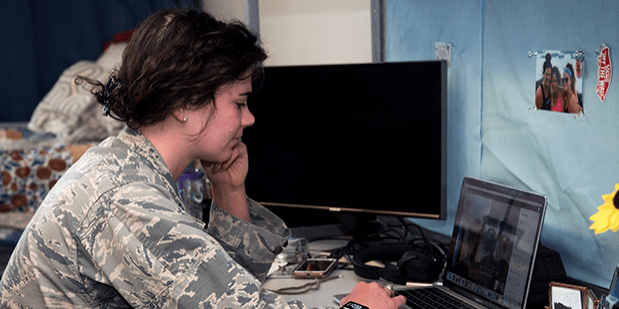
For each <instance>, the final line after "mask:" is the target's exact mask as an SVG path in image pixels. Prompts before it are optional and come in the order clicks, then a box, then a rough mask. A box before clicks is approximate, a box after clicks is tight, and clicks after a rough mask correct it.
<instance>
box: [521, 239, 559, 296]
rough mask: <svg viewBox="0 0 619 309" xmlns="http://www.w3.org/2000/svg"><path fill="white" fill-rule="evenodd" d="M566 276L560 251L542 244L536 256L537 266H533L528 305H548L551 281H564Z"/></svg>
mask: <svg viewBox="0 0 619 309" xmlns="http://www.w3.org/2000/svg"><path fill="white" fill-rule="evenodd" d="M566 278H567V274H566V272H565V268H564V267H563V262H562V261H561V256H560V255H559V253H558V252H557V251H554V250H552V249H550V248H547V247H544V246H543V245H541V244H540V246H539V247H538V249H537V256H536V257H535V267H534V268H533V278H532V279H531V288H530V289H529V297H528V300H527V305H528V306H533V305H535V306H544V305H547V304H548V286H549V284H550V282H552V281H563V280H565V279H566ZM542 308H543V307H542Z"/></svg>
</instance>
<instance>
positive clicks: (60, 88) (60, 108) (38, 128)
mask: <svg viewBox="0 0 619 309" xmlns="http://www.w3.org/2000/svg"><path fill="white" fill-rule="evenodd" d="M125 46H126V43H117V44H112V45H110V47H109V48H107V49H106V50H105V52H104V53H103V54H102V55H101V57H99V59H98V60H97V62H93V61H85V60H84V61H79V62H77V63H75V64H73V65H72V66H70V67H69V68H67V69H66V70H65V71H64V72H63V73H62V75H60V78H59V79H58V81H56V84H54V86H53V87H52V89H51V90H50V92H48V93H47V94H46V95H45V97H43V100H41V102H39V105H38V106H37V107H36V108H35V110H34V113H33V114H32V117H31V118H30V122H29V123H28V129H30V130H32V131H34V132H39V133H53V134H56V136H57V137H58V138H59V139H60V140H62V141H63V142H65V143H81V142H90V141H100V140H103V139H105V138H106V137H108V136H110V135H116V134H117V133H118V132H119V131H120V130H121V129H122V128H123V126H124V124H123V123H121V122H119V121H116V120H114V119H112V118H111V117H104V116H103V114H102V113H101V107H102V106H101V105H100V104H99V103H97V101H96V100H95V98H94V96H93V95H92V94H91V93H90V91H89V84H88V83H85V82H84V83H83V84H82V85H77V84H75V77H76V76H78V75H80V76H85V77H89V78H92V79H97V80H99V81H101V82H103V83H105V82H106V81H107V79H108V77H109V75H110V73H111V72H112V70H113V68H114V67H115V66H118V65H119V64H120V62H121V59H122V58H121V55H122V50H124V48H125Z"/></svg>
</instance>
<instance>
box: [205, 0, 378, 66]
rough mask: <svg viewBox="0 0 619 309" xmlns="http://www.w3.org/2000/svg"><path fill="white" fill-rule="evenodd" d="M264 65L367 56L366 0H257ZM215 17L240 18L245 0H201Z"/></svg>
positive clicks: (366, 59) (369, 46)
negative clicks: (265, 60)
mask: <svg viewBox="0 0 619 309" xmlns="http://www.w3.org/2000/svg"><path fill="white" fill-rule="evenodd" d="M258 3H259V20H260V36H261V39H262V42H263V44H264V47H265V49H266V50H267V52H268V54H269V56H270V57H269V59H268V60H267V62H266V65H270V66H278V65H302V64H335V63H367V62H372V35H371V34H372V31H371V0H338V1H332V0H312V1H301V0H260V1H259V2H258ZM203 4H204V8H205V9H206V10H207V11H208V12H210V13H211V14H213V15H214V16H216V17H218V18H220V19H230V17H232V18H236V19H239V20H241V21H245V12H244V7H245V1H244V0H203Z"/></svg>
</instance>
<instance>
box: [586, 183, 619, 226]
mask: <svg viewBox="0 0 619 309" xmlns="http://www.w3.org/2000/svg"><path fill="white" fill-rule="evenodd" d="M617 191H619V183H618V184H616V185H615V191H613V193H611V194H604V195H602V198H603V199H604V204H602V205H600V206H599V207H598V212H597V213H595V214H594V215H592V216H591V217H589V220H591V221H593V224H591V226H590V227H589V229H591V230H595V235H597V234H600V233H604V232H606V231H607V230H609V229H610V230H612V231H613V232H616V231H617V230H619V196H618V195H617Z"/></svg>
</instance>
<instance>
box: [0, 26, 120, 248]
mask: <svg viewBox="0 0 619 309" xmlns="http://www.w3.org/2000/svg"><path fill="white" fill-rule="evenodd" d="M131 34H132V31H128V32H124V33H121V34H118V35H116V36H114V41H113V42H110V44H108V45H106V47H105V48H104V51H103V53H102V54H101V56H100V57H99V59H97V60H96V61H87V60H84V61H79V62H77V63H75V64H73V65H71V66H70V67H68V68H67V69H66V70H64V72H63V73H62V74H61V76H60V77H59V78H58V80H57V81H56V83H55V84H54V86H53V87H52V89H51V90H50V91H49V93H47V94H46V95H45V97H44V98H43V99H42V100H41V102H39V104H38V105H37V107H36V109H35V110H34V112H33V114H32V117H31V118H30V121H29V122H27V123H0V172H1V173H2V183H1V184H0V246H14V245H15V244H16V243H17V240H19V237H20V236H21V232H22V231H23V229H24V228H25V227H26V225H27V224H28V222H29V221H30V219H31V218H32V216H33V215H34V213H35V212H36V210H37V209H38V207H39V205H40V203H41V201H42V200H43V199H44V198H45V195H46V194H47V193H48V192H49V190H50V189H51V188H52V187H53V186H54V184H55V183H56V181H58V179H59V178H60V177H61V176H62V174H63V173H64V172H65V171H66V170H67V169H68V168H69V167H70V166H71V165H73V163H75V161H77V160H78V159H79V158H80V156H81V155H82V154H83V153H84V152H85V151H87V149H88V148H90V147H91V146H93V145H96V144H98V143H99V142H101V141H102V140H103V139H105V138H106V137H108V136H110V135H116V134H117V133H118V132H119V131H120V130H121V129H122V128H123V126H124V124H123V123H121V122H118V121H116V120H114V119H112V118H111V117H104V116H103V114H102V112H101V105H100V104H98V103H97V102H96V101H95V99H94V97H93V96H92V94H90V92H89V90H88V89H87V87H84V86H80V85H77V84H75V82H74V81H75V77H76V76H78V75H80V76H86V77H90V78H93V79H97V80H100V81H102V82H105V81H106V80H107V78H108V76H109V75H110V73H111V72H112V70H113V69H114V68H115V67H117V66H118V65H119V64H120V62H121V55H122V51H123V50H124V48H125V46H126V44H127V43H126V41H127V40H129V38H130V37H131Z"/></svg>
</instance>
